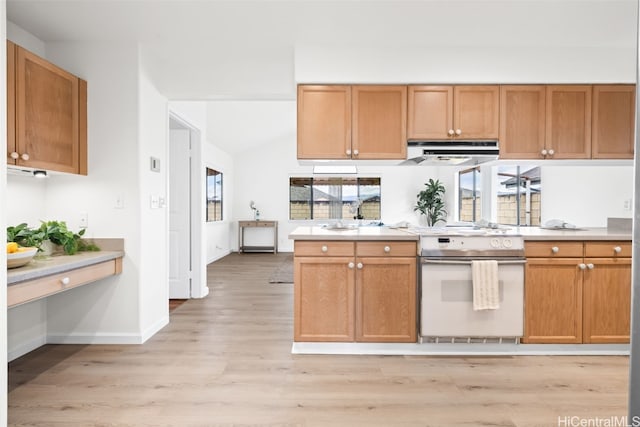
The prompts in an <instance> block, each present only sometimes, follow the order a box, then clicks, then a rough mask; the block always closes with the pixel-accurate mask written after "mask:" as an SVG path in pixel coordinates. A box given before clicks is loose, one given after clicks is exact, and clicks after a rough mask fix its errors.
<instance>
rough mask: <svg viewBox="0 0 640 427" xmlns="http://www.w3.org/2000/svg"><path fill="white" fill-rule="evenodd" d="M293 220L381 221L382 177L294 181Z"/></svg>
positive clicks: (291, 183)
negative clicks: (359, 219) (357, 219)
mask: <svg viewBox="0 0 640 427" xmlns="http://www.w3.org/2000/svg"><path fill="white" fill-rule="evenodd" d="M289 218H290V219H335V220H338V219H356V218H361V219H380V178H352V177H348V178H341V177H328V178H306V177H305V178H291V179H290V180H289Z"/></svg>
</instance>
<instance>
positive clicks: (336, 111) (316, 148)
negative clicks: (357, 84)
mask: <svg viewBox="0 0 640 427" xmlns="http://www.w3.org/2000/svg"><path fill="white" fill-rule="evenodd" d="M350 152H351V88H350V87H349V86H309V85H300V86H298V158H299V159H348V158H350V157H351V156H350Z"/></svg>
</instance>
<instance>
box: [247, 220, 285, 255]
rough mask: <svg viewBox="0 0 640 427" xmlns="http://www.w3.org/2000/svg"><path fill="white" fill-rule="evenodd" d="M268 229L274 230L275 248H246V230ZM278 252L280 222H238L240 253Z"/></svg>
mask: <svg viewBox="0 0 640 427" xmlns="http://www.w3.org/2000/svg"><path fill="white" fill-rule="evenodd" d="M258 227H263V228H264V227H266V228H273V246H245V244H244V229H245V228H258ZM264 251H269V252H271V251H273V253H274V254H275V253H277V252H278V221H263V220H257V221H238V253H243V252H264Z"/></svg>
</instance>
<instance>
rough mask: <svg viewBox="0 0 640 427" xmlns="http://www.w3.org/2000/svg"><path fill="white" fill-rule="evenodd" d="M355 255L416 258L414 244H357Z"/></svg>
mask: <svg viewBox="0 0 640 427" xmlns="http://www.w3.org/2000/svg"><path fill="white" fill-rule="evenodd" d="M356 253H357V255H358V256H359V257H362V256H386V257H394V256H404V257H406V256H416V255H417V254H418V253H417V248H416V243H415V242H395V241H393V242H358V243H357V244H356Z"/></svg>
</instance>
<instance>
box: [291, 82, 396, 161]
mask: <svg viewBox="0 0 640 427" xmlns="http://www.w3.org/2000/svg"><path fill="white" fill-rule="evenodd" d="M406 117H407V87H406V86H373V85H362V86H341V85H335V86H324V85H300V86H298V158H299V159H354V160H357V159H363V160H365V159H405V158H406V153H407V151H406V150H407V148H406V145H407V138H406Z"/></svg>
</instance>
